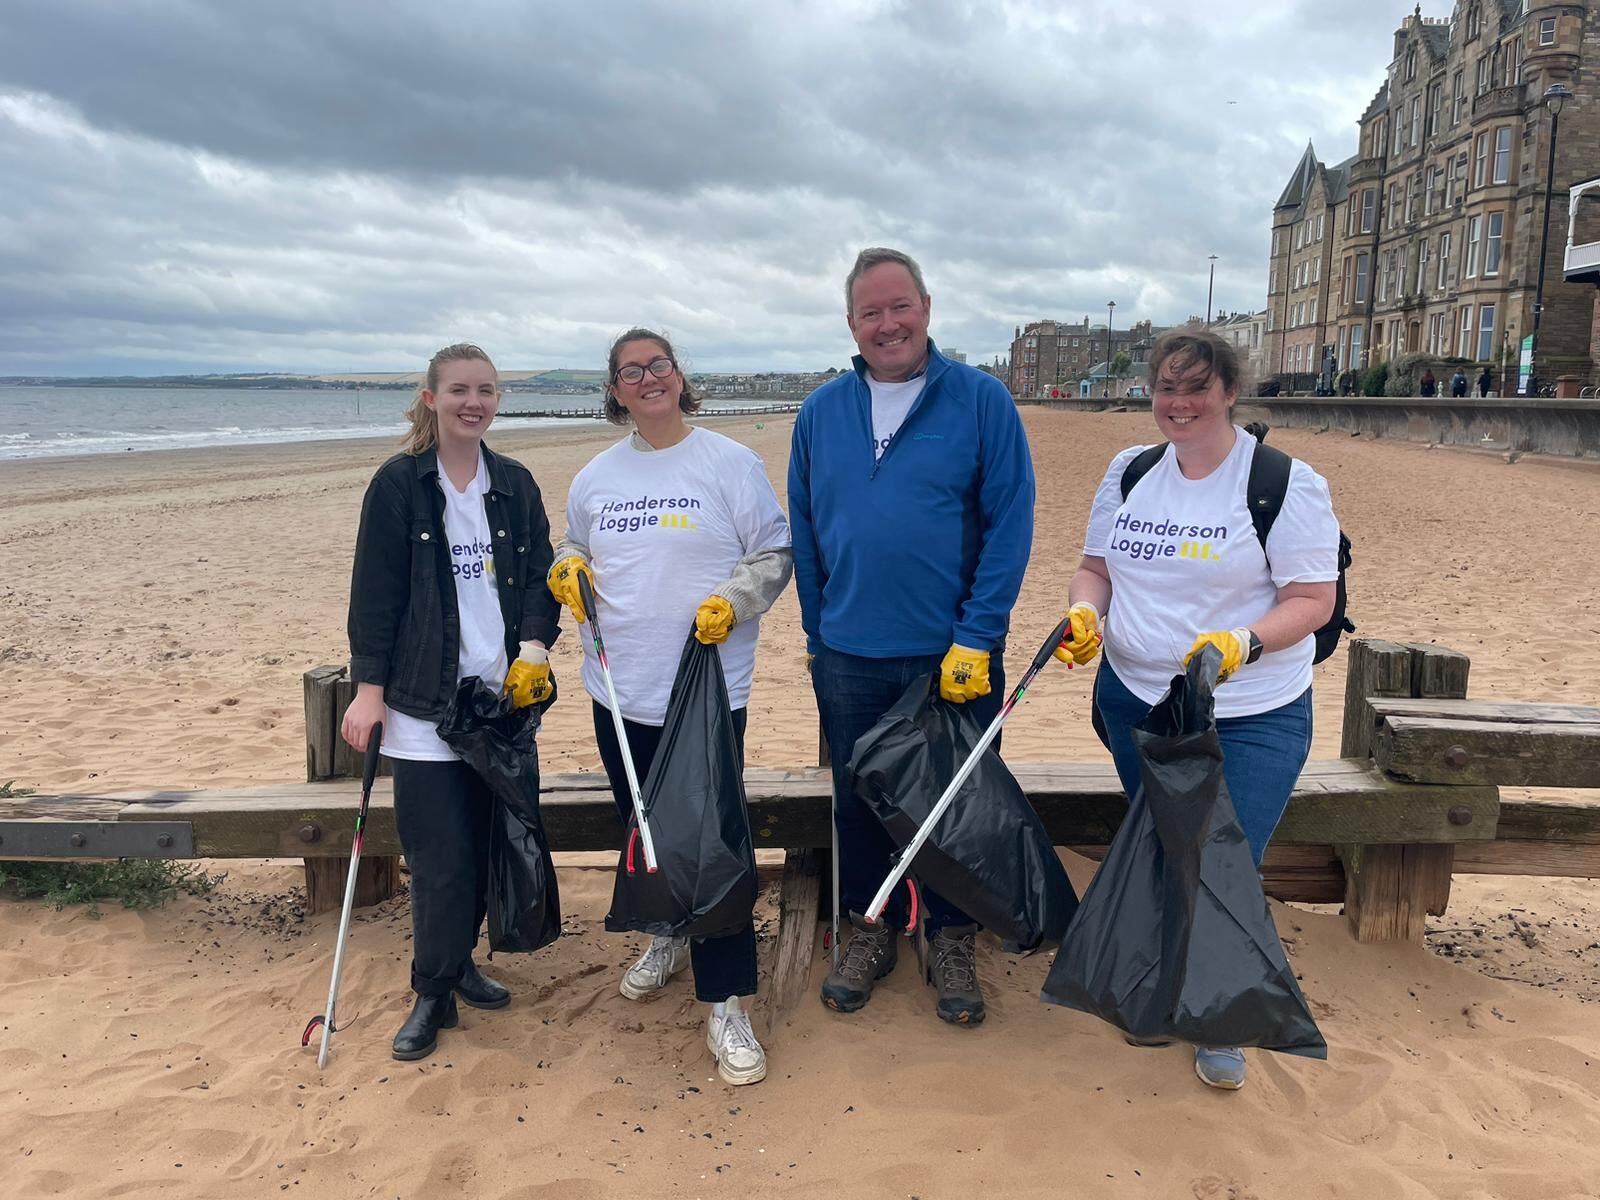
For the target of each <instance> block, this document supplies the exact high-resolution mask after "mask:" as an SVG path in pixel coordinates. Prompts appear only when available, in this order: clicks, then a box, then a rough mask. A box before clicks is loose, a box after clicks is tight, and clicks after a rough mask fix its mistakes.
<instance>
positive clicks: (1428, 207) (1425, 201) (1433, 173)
mask: <svg viewBox="0 0 1600 1200" xmlns="http://www.w3.org/2000/svg"><path fill="white" fill-rule="evenodd" d="M1438 178H1439V168H1438V167H1429V168H1428V173H1427V177H1426V178H1425V180H1424V181H1423V185H1422V215H1423V216H1425V217H1431V216H1433V188H1434V184H1435V183H1436V182H1437V181H1438Z"/></svg>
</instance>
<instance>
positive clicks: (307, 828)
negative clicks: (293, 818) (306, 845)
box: [300, 821, 322, 842]
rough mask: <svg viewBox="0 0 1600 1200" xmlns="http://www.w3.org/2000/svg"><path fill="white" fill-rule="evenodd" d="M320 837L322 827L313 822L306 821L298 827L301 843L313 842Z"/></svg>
mask: <svg viewBox="0 0 1600 1200" xmlns="http://www.w3.org/2000/svg"><path fill="white" fill-rule="evenodd" d="M321 837H322V827H321V826H320V825H318V824H316V823H315V822H314V821H308V822H307V823H306V824H304V825H302V826H300V840H301V841H302V842H315V841H318V840H319V839H320V838H321Z"/></svg>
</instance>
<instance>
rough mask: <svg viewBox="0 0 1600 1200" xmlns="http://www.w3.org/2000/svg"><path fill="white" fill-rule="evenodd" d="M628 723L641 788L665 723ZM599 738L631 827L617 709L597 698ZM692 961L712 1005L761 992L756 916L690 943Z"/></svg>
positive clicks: (738, 722)
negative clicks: (734, 929)
mask: <svg viewBox="0 0 1600 1200" xmlns="http://www.w3.org/2000/svg"><path fill="white" fill-rule="evenodd" d="M746 717H747V713H746V710H745V709H742V708H739V709H735V710H734V713H733V732H734V737H735V738H736V739H737V741H738V743H739V762H740V763H741V764H743V762H744V728H745V720H746ZM622 727H623V729H625V730H626V731H627V734H628V753H629V757H631V758H632V759H633V770H634V773H635V774H636V775H637V776H638V777H639V786H640V787H641V788H642V787H643V786H644V781H645V780H646V779H647V778H648V777H649V775H650V764H651V763H652V762H654V761H655V757H656V750H657V749H659V748H660V746H661V730H662V728H663V727H662V726H660V725H640V724H639V723H638V722H636V721H630V720H628V719H627V718H626V717H624V718H623V720H622ZM594 740H595V744H596V745H597V746H598V747H599V749H600V761H601V763H602V764H604V766H605V769H606V778H607V779H608V780H610V782H611V797H612V799H613V800H615V801H616V804H617V816H619V817H620V818H622V824H623V825H624V826H626V825H627V824H628V822H629V821H631V820H633V796H632V795H631V794H630V793H629V791H628V774H627V771H626V770H625V769H624V768H623V765H622V747H621V746H620V745H619V744H618V742H617V726H616V723H615V722H614V721H613V720H612V719H611V710H610V709H609V708H607V707H606V706H605V705H603V704H601V703H600V702H599V701H595V702H594ZM689 964H690V966H691V967H692V968H693V970H694V994H695V997H696V998H697V999H699V1000H704V1001H706V1002H707V1003H708V1004H720V1003H722V1001H724V1000H726V999H727V998H728V997H729V996H754V995H755V994H756V927H755V917H754V914H752V915H751V923H750V924H749V925H746V926H745V927H744V928H743V929H741V930H739V931H738V932H737V933H730V934H727V935H725V936H723V937H714V938H694V939H693V940H692V941H690V943H689Z"/></svg>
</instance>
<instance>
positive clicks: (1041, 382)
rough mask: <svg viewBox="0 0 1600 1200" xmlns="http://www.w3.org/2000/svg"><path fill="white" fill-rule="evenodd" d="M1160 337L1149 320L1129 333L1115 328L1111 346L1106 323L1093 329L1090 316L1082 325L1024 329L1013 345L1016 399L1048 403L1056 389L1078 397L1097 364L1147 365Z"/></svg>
mask: <svg viewBox="0 0 1600 1200" xmlns="http://www.w3.org/2000/svg"><path fill="white" fill-rule="evenodd" d="M1161 332H1162V330H1161V329H1158V328H1156V327H1154V326H1152V325H1151V324H1150V322H1149V321H1134V322H1132V323H1131V325H1130V326H1128V327H1127V328H1124V329H1116V328H1113V329H1112V330H1111V335H1110V339H1109V342H1108V340H1107V337H1106V326H1105V323H1104V322H1101V323H1100V324H1098V325H1092V324H1090V322H1089V318H1088V317H1085V318H1084V319H1083V320H1082V321H1081V322H1072V321H1031V322H1029V323H1028V324H1027V325H1026V326H1021V325H1019V326H1017V327H1016V333H1015V335H1014V336H1013V337H1012V340H1011V378H1010V387H1011V394H1012V395H1013V396H1015V397H1017V399H1019V400H1023V399H1040V398H1049V396H1050V393H1051V391H1052V390H1054V391H1055V392H1056V393H1058V394H1059V395H1068V396H1075V395H1077V394H1078V391H1079V389H1078V383H1079V381H1080V380H1082V379H1086V378H1088V376H1089V373H1090V371H1091V369H1092V368H1094V367H1095V366H1096V365H1097V364H1100V365H1102V366H1103V364H1104V363H1105V362H1106V360H1107V358H1108V357H1109V358H1110V359H1111V360H1112V361H1113V362H1114V361H1115V360H1116V357H1117V355H1118V354H1119V353H1121V354H1126V355H1128V357H1129V359H1130V360H1131V361H1133V362H1143V361H1144V359H1145V358H1146V357H1147V356H1148V355H1149V351H1150V343H1151V342H1152V341H1154V340H1155V336H1156V335H1157V334H1159V333H1161ZM1108 347H1109V354H1108V353H1107V350H1108ZM1102 378H1103V376H1102ZM1096 394H1098V392H1097V393H1096Z"/></svg>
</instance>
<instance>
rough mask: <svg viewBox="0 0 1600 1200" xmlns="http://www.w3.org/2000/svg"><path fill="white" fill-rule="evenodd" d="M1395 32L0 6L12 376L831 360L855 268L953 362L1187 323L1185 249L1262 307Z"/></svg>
mask: <svg viewBox="0 0 1600 1200" xmlns="http://www.w3.org/2000/svg"><path fill="white" fill-rule="evenodd" d="M1410 7H1411V6H1410V4H1409V3H1402V2H1400V0H1382V2H1379V0H1345V2H1344V3H1340V4H1337V5H1334V4H1327V3H1325V2H1323V0H1318V2H1316V3H1308V2H1301V0H1288V2H1285V3H1276V4H1261V3H1259V0H1213V2H1212V3H1208V4H1195V3H1192V2H1191V0H1171V2H1168V0H1153V2H1152V0H1146V2H1144V3H1140V4H1125V3H1124V4H1113V3H1108V2H1094V3H1068V2H1067V0H971V2H967V3H961V2H957V0H784V2H782V3H773V2H769V0H699V2H691V0H602V2H599V3H594V2H591V3H565V4H553V3H544V2H539V0H506V2H503V3H493V2H490V0H451V2H450V3H439V2H438V0H383V2H381V3H379V2H377V0H373V2H371V3H366V2H358V0H4V4H3V9H4V11H3V13H0V180H3V181H4V182H3V184H0V375H15V374H49V373H55V374H88V373H104V372H123V371H126V372H133V373H145V374H155V373H165V372H172V371H207V370H250V369H258V368H259V369H272V370H293V371H299V370H306V371H311V370H352V369H372V370H410V369H416V368H418V367H420V366H421V365H422V364H423V362H424V361H425V360H426V358H427V357H428V355H429V354H430V353H432V351H433V350H434V349H436V348H437V347H438V346H440V345H442V344H444V343H446V342H450V341H455V340H459V339H462V338H467V339H471V340H474V341H478V342H480V343H482V344H483V345H484V346H485V347H486V348H488V349H489V350H490V352H491V353H492V354H493V355H494V356H495V357H496V359H497V360H498V361H499V363H500V364H501V366H502V367H505V368H524V369H526V368H536V367H551V366H574V367H593V366H600V365H603V360H604V355H605V349H606V347H607V345H608V343H609V339H610V337H611V336H612V335H614V334H615V333H616V332H618V331H619V330H620V329H622V328H624V327H625V326H627V325H631V324H636V323H642V324H652V325H658V326H662V327H665V328H667V329H669V330H670V331H671V332H672V333H673V334H674V335H675V336H676V337H677V339H678V340H679V342H680V348H681V349H682V351H683V352H684V353H685V355H686V357H687V358H688V359H689V361H690V363H691V365H692V366H694V367H696V368H700V369H706V370H718V369H729V370H740V369H762V368H769V369H780V370H787V369H795V370H799V369H812V368H815V369H820V368H822V367H825V366H828V365H830V364H842V363H843V362H844V361H845V360H846V358H847V356H848V354H849V352H850V351H851V350H852V348H853V347H852V345H851V343H850V340H849V336H848V330H847V329H846V327H845V324H844V320H843V308H844V300H843V293H842V284H843V277H844V273H845V271H846V270H847V269H848V267H849V263H850V260H851V258H852V257H853V254H854V251H855V250H856V249H857V248H859V247H860V246H863V245H871V244H888V245H894V246H899V247H902V248H905V249H907V250H909V251H910V252H912V253H913V254H914V255H915V256H916V257H917V258H918V259H919V260H920V261H921V262H922V264H923V267H924V270H925V273H926V276H927V281H928V287H929V290H930V292H931V293H932V294H933V303H934V307H933V332H934V335H935V336H936V337H937V338H938V339H939V340H940V342H941V344H943V345H946V346H950V347H956V348H959V349H962V350H965V351H967V352H968V353H969V354H970V355H972V356H973V358H974V360H976V359H978V358H979V357H981V358H983V359H985V360H986V359H988V358H989V357H991V356H992V355H994V354H995V353H997V352H1003V351H1004V349H1005V347H1006V346H1007V345H1008V344H1009V341H1010V337H1011V331H1012V327H1013V326H1014V325H1015V324H1017V323H1019V322H1023V321H1026V320H1029V319H1034V318H1038V317H1060V318H1065V319H1081V318H1082V317H1083V316H1084V315H1088V316H1090V317H1091V318H1092V319H1103V317H1104V315H1105V302H1106V301H1107V300H1113V299H1114V300H1115V301H1116V302H1117V310H1116V312H1117V323H1118V324H1119V325H1121V324H1123V323H1124V322H1125V321H1127V320H1128V319H1130V318H1138V317H1149V318H1151V319H1153V320H1155V321H1156V322H1157V323H1158V324H1159V323H1169V322H1173V321H1177V320H1181V319H1183V318H1184V317H1185V316H1187V315H1189V314H1190V313H1194V312H1201V311H1203V310H1204V308H1205V301H1206V268H1207V265H1208V264H1207V255H1209V254H1216V255H1218V256H1219V258H1218V263H1217V280H1216V307H1217V308H1218V309H1219V310H1221V309H1241V308H1245V307H1250V306H1255V307H1259V306H1260V305H1261V304H1262V303H1263V302H1264V291H1265V277H1266V266H1265V255H1266V246H1267V236H1268V223H1269V217H1270V211H1271V205H1272V202H1273V200H1275V199H1276V197H1277V195H1278V193H1279V191H1280V190H1281V188H1282V186H1283V183H1284V181H1285V180H1286V179H1287V177H1288V175H1289V173H1290V171H1291V170H1292V168H1293V167H1294V164H1295V162H1296V160H1297V159H1298V157H1299V155H1300V153H1301V151H1302V150H1303V148H1304V146H1305V143H1306V141H1307V139H1308V138H1309V139H1314V141H1315V143H1316V146H1317V149H1318V151H1319V153H1321V154H1322V156H1323V157H1324V158H1325V159H1326V160H1328V161H1330V162H1331V161H1337V160H1338V159H1339V158H1342V157H1344V156H1345V155H1347V154H1349V153H1350V152H1352V150H1353V149H1354V146H1355V124H1354V122H1355V119H1356V118H1357V117H1358V116H1359V115H1360V113H1361V111H1362V109H1364V108H1365V107H1366V105H1367V103H1368V101H1369V100H1370V99H1371V97H1372V95H1373V92H1374V91H1375V90H1376V88H1377V87H1378V85H1379V84H1380V83H1381V82H1382V79H1383V73H1384V70H1385V68H1386V66H1387V62H1388V56H1389V53H1390V46H1391V38H1392V34H1393V30H1394V28H1395V26H1396V24H1397V23H1398V22H1399V20H1400V19H1401V18H1403V17H1404V16H1405V15H1406V13H1407V12H1408V11H1409V9H1410ZM1425 11H1426V12H1427V13H1428V14H1429V15H1436V16H1444V15H1448V8H1447V7H1446V6H1444V5H1442V4H1438V3H1435V4H1432V5H1428V6H1426V7H1425ZM1201 14H1204V15H1203V16H1202V15H1201Z"/></svg>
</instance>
